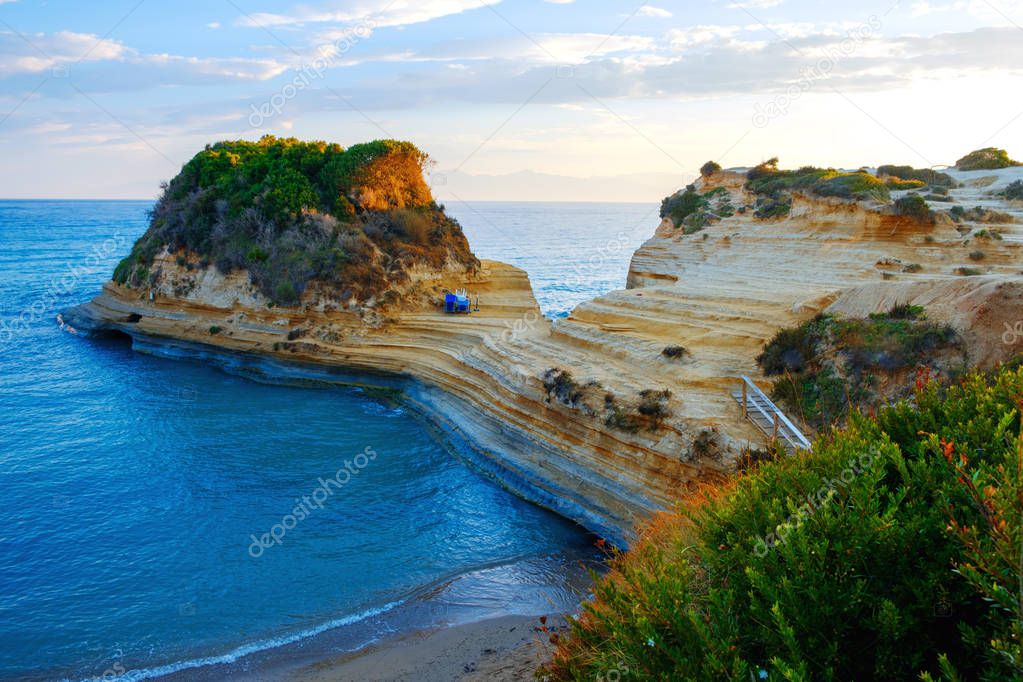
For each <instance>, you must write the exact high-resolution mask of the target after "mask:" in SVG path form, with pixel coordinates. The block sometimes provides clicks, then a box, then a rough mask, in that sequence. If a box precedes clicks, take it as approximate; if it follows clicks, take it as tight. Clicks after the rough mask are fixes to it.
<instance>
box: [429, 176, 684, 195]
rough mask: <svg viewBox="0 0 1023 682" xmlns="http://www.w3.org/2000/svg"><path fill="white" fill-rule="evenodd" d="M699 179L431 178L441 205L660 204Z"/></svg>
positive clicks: (607, 177) (610, 177)
mask: <svg viewBox="0 0 1023 682" xmlns="http://www.w3.org/2000/svg"><path fill="white" fill-rule="evenodd" d="M695 177H696V176H695V175H685V174H682V173H632V174H626V175H609V176H608V175H605V176H594V177H588V178H584V177H574V176H568V175H555V174H551V173H535V172H533V171H520V172H518V173H508V174H505V175H472V174H469V173H464V172H461V171H444V170H438V171H435V172H434V173H432V174H431V175H430V178H429V181H430V186H431V188H432V189H433V194H434V196H435V197H436V198H437V200H438V201H457V200H460V201H608V202H660V201H661V199H663V198H664V197H666V196H668V195H669V194H672V193H674V192H676V191H677V190H679V189H680V188H682V187H684V186H685V185H687V184H688V183H690V182H692V181H693V180H694V179H695Z"/></svg>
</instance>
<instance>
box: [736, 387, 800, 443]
mask: <svg viewBox="0 0 1023 682" xmlns="http://www.w3.org/2000/svg"><path fill="white" fill-rule="evenodd" d="M732 397H733V398H735V401H736V402H737V403H739V407H740V408H741V409H742V416H743V417H745V418H746V419H749V420H750V421H751V422H753V424H754V425H755V426H756V427H757V428H758V429H760V430H761V431H762V432H763V433H764V435H765V436H767V437H768V438H769V439H770V440H772V441H773V440H776V439H777V440H780V441H781V443H782V445H783V446H784V447H785V449H786V450H788V451H789V452H795V451H796V450H810V449H811V448H812V444H811V443H810V441H809V440H808V439H807V438H806V436H804V435H803V433H802V432H801V431H800V430H799V429H797V428H796V425H795V424H793V423H792V421H791V420H790V419H789V418H788V417H786V416H785V413H784V412H782V411H781V410H780V409H778V406H777V405H775V404H774V403H773V402H771V399H770V398H768V397H767V396H766V395H764V392H763V391H761V390H760V389H759V388H758V387H757V385H756V384H754V383H753V382H752V381H751V380H750V378H749V377H747V376H743V377H742V383H741V384H740V385H739V388H738V390H735V391H732Z"/></svg>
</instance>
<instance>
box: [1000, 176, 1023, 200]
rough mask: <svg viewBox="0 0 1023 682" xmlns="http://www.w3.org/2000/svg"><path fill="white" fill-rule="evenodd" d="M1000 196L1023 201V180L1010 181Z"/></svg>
mask: <svg viewBox="0 0 1023 682" xmlns="http://www.w3.org/2000/svg"><path fill="white" fill-rule="evenodd" d="M1002 196H1003V197H1005V198H1006V199H1009V200H1012V201H1023V180H1016V181H1014V182H1010V183H1009V184H1008V186H1006V188H1005V190H1004V191H1003V192H1002Z"/></svg>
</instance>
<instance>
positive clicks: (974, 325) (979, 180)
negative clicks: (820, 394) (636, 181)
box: [66, 169, 1023, 544]
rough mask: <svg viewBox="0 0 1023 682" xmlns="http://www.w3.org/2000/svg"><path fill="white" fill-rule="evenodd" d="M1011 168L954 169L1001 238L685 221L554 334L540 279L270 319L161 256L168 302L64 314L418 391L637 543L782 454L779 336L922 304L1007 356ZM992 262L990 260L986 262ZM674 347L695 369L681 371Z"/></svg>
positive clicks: (204, 351) (436, 274) (514, 482)
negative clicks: (765, 425) (692, 496)
mask: <svg viewBox="0 0 1023 682" xmlns="http://www.w3.org/2000/svg"><path fill="white" fill-rule="evenodd" d="M1011 172H1012V169H1009V170H1007V171H1004V172H1000V173H998V172H991V171H988V172H977V173H957V174H956V178H957V179H958V180H959V181H960V182H962V183H963V186H962V187H961V188H958V189H954V190H952V192H951V196H952V197H953V198H954V200H955V201H957V202H959V203H962V204H965V205H967V206H970V207H972V206H975V205H985V206H995V205H997V207H998V209H999V211H1002V212H1004V213H1005V215H1001V214H995V217H994V218H992V215H991V214H980V213H978V214H977V216H975V217H976V218H977V219H982V220H986V221H988V222H986V223H985V224H983V225H980V224H975V223H973V222H971V221H970V220H969V219H968V218H967V219H966V220H964V221H963V222H960V223H955V222H953V221H952V220H951V219H948V218H946V217H943V216H938V218H937V219H936V222H935V223H934V224H930V223H926V222H917V221H914V220H910V219H907V218H905V217H903V216H897V215H893V214H891V213H890V212H889V211H888V210H887V209H886V208H885V207H883V206H880V205H876V204H872V203H870V202H862V201H861V202H856V201H847V200H841V199H834V198H821V197H813V196H808V195H796V196H795V197H794V199H793V204H792V209H791V212H790V213H789V215H788V216H787V217H784V218H777V219H759V218H756V217H755V216H754V215H753V212H752V211H746V212H737V213H735V214H734V215H731V216H730V217H724V218H722V219H720V220H718V221H715V222H713V223H712V224H709V225H707V226H706V227H704V228H702V229H701V230H700V231H697V232H692V233H690V234H686V232H687V230H683V229H679V228H676V226H675V225H674V224H672V222H671V221H670V220H666V221H665V222H664V223H662V225H661V226H660V227H659V228H658V229H657V231H656V234H655V236H654V237H653V238H652V239H651V240H650V241H648V242H647V243H646V244H645V245H644V246H643V247H642V248H641V249H639V251H637V252H636V254H635V256H634V257H633V261H632V266H631V270H630V274H629V281H628V287H629V288H628V289H625V290H622V291H616V292H613V293H611V294H608V295H606V296H603V297H600V298H598V299H596V300H593V301H590V302H588V303H585V304H583V305H581V306H579V307H578V308H577V309H576V310H575V311H574V312H573V314H572V315H571V316H570V317H569V318H567V319H564V320H559V321H557V322H556V323H551V322H549V321H548V320H546V319H544V318H543V317H542V316H541V315H540V313H539V309H538V307H537V305H536V302H535V300H534V298H533V295H532V291H531V288H530V285H529V281H528V278H527V276H526V274H525V273H524V272H522V271H521V270H518V269H516V268H513V267H511V266H508V265H504V264H501V263H495V262H483V263H482V265H481V267H480V268H479V270H478V271H466V270H465V269H464V268H462V269H445V268H443V267H435V268H430V267H421V268H419V269H418V270H417V271H416V274H415V275H414V276H413V277H412V280H414V286H413V287H410V288H408V289H407V291H408V292H409V295H408V296H407V297H406V298H404V299H402V300H398V301H392V302H390V303H384V302H380V303H375V302H371V303H370V304H369V305H361V306H359V307H358V308H357V309H355V308H351V307H348V306H345V305H344V302H338V304H337V305H334V304H332V303H331V299H330V297H329V296H328V295H324V294H323V293H322V292H320V293H316V292H315V287H313V289H311V290H310V292H309V293H308V294H307V295H306V296H305V297H304V298H303V302H302V303H301V304H299V305H294V306H290V307H281V306H276V307H268V306H267V301H266V300H265V299H264V298H262V297H261V295H260V293H259V291H257V290H256V289H255V288H254V287H253V286H252V285H251V284H250V283H249V279H248V277H247V276H246V274H245V273H244V272H234V273H231V274H228V275H223V274H220V273H218V272H216V271H215V270H213V269H208V270H204V271H201V272H197V271H196V270H195V268H194V267H191V268H190V267H188V262H187V259H186V262H185V265H182V264H181V263H180V261H179V260H178V259H176V258H174V257H172V255H171V254H170V253H169V251H165V252H163V253H162V254H160V255H158V256H156V258H157V260H158V262H159V264H160V268H161V278H160V281H159V282H158V283H157V286H155V287H154V288H153V293H152V298H151V297H150V288H147V287H138V286H136V287H130V286H126V285H123V284H117V283H114V282H111V283H109V284H107V285H106V286H105V287H104V290H103V292H102V294H101V295H100V296H98V297H97V298H96V299H95V300H93V301H92V302H90V303H88V304H85V305H84V306H80V307H78V308H76V309H73V310H71V311H68V312H67V313H66V317H67V319H68V320H69V321H71V322H72V324H75V325H76V326H77V327H79V328H80V329H81V330H83V331H85V332H88V333H94V334H100V333H104V332H119V333H124V334H127V335H129V336H131V337H132V338H133V339H134V340H135V342H136V345H137V346H138V347H140V348H144V349H150V350H157V351H160V352H174V353H180V354H190V355H195V356H201V357H213V358H214V359H216V361H218V362H225V363H233V364H235V365H239V366H246V367H248V369H249V371H253V372H259V371H265V372H288V371H293V372H295V373H296V374H302V373H304V374H303V375H304V376H314V377H317V378H321V379H328V380H335V381H339V382H349V383H353V382H354V383H364V384H370V385H379V386H387V387H395V388H400V389H402V390H403V391H404V393H405V395H406V396H407V399H408V400H409V402H410V403H411V404H412V405H413V406H415V407H417V408H418V409H419V410H421V411H422V412H423V413H424V414H426V415H427V416H428V417H429V418H430V420H431V422H432V423H433V424H434V425H436V426H437V427H438V428H439V430H440V431H441V432H442V433H443V435H444V436H445V437H446V438H447V439H448V440H449V441H450V442H451V443H452V444H453V445H454V446H455V447H456V449H457V450H458V451H459V452H460V453H461V454H462V455H463V456H465V457H467V458H469V459H471V460H472V461H473V462H474V463H475V464H476V466H478V467H479V468H481V469H482V470H484V471H485V472H487V473H489V474H490V475H492V476H494V478H495V479H497V480H499V481H500V482H502V483H503V484H504V485H506V486H507V487H509V488H510V489H512V490H514V491H515V492H517V493H519V494H521V495H523V496H525V497H527V498H529V499H532V500H534V501H536V502H538V503H540V504H542V505H544V506H547V507H549V508H551V509H553V510H555V511H557V512H559V513H561V514H563V515H565V516H567V517H569V518H571V519H574V520H576V521H578V522H579V523H581V524H583V525H585V526H586V527H588V528H590V529H591V530H594V531H595V532H598V533H601V534H603V535H604V536H606V537H608V538H610V539H612V540H613V541H616V542H618V543H621V544H627V543H628V542H629V541H630V540H631V539H632V537H633V528H634V526H635V523H636V522H637V521H639V520H640V519H642V518H645V517H646V516H648V515H649V514H651V513H652V512H653V511H655V510H657V509H662V508H666V507H670V506H671V505H672V504H673V502H674V500H675V499H676V498H677V496H678V494H679V493H680V492H681V491H682V490H683V489H685V488H686V487H687V486H690V485H692V484H694V483H695V482H698V481H700V480H705V479H707V478H714V477H720V476H723V475H726V474H727V473H728V471H729V470H730V468H731V466H732V464H733V463H734V460H735V459H736V457H737V456H738V455H739V454H740V452H741V451H742V450H743V449H744V448H746V447H749V446H752V447H758V446H760V445H761V444H762V441H763V436H762V435H761V434H760V432H759V431H757V430H756V429H755V428H754V427H753V426H752V425H751V424H749V423H747V422H744V421H743V420H742V419H741V415H740V413H739V408H738V406H737V405H736V404H735V402H734V401H733V400H732V398H731V397H730V395H729V390H730V389H731V388H732V387H733V386H734V385H735V383H736V377H738V376H739V375H741V374H747V375H749V376H752V377H754V378H756V377H757V376H759V373H758V370H757V367H756V363H755V360H754V358H755V357H756V355H757V354H758V353H759V351H760V350H761V348H762V347H763V344H764V342H765V340H767V339H768V338H770V336H772V335H773V334H774V333H775V332H776V331H777V330H778V329H779V328H781V327H786V326H791V325H793V324H796V323H798V322H801V321H803V320H805V319H807V318H808V317H810V316H812V315H814V314H816V313H817V312H820V311H822V310H825V309H831V310H835V311H838V312H842V313H846V314H864V313H867V312H872V311H875V310H880V309H884V308H885V307H886V306H890V305H891V303H893V302H899V303H920V304H923V305H926V306H927V307H928V311H929V313H931V314H932V315H935V316H940V317H942V318H944V319H947V320H948V321H949V322H950V323H951V324H953V325H955V326H957V327H958V328H959V329H960V330H961V331H962V332H963V333H964V334H966V335H967V338H968V339H970V340H971V353H972V355H973V359H974V360H975V361H977V362H981V363H988V364H989V363H992V362H996V361H998V360H1001V359H1004V358H1005V357H1008V356H1009V355H1010V354H1011V353H1012V351H1013V347H1012V344H1007V343H1002V336H1003V332H1005V331H1006V328H1005V324H1006V323H1009V325H1010V327H1009V328H1010V329H1013V328H1014V327H1013V326H1012V325H1014V324H1015V320H1016V319H1017V318H1019V317H1020V315H1021V314H1023V313H1021V312H1020V309H1019V302H1020V296H1021V295H1023V278H1020V277H1019V270H1020V265H1019V244H1020V240H1021V232H1020V225H1019V220H1020V219H1021V218H1023V207H1021V205H1020V204H1018V203H1016V204H1010V203H1007V202H1004V201H1001V200H999V199H996V198H992V196H991V194H992V192H993V191H994V190H996V189H997V188H998V187H999V186H1001V185H1004V184H1005V183H1006V182H1007V181H1008V180H1009V179H1011V178H1009V177H1008V176H1007V175H1006V174H1008V173H1011ZM992 178H993V179H992ZM744 182H745V176H744V175H743V174H742V173H738V172H720V173H716V174H714V175H713V176H711V177H708V178H704V179H703V180H702V181H701V183H700V185H699V189H700V190H701V191H709V190H713V189H715V188H722V192H719V193H718V196H721V195H722V193H727V195H728V197H729V198H730V201H731V203H732V204H733V205H734V206H737V207H745V206H752V205H753V204H754V203H755V197H753V196H751V195H750V194H749V193H748V191H747V190H746V189H745V188H744ZM935 205H936V204H935ZM936 206H937V205H936ZM992 220H1000V221H1001V222H990V221H992ZM981 229H983V230H986V233H985V234H986V235H988V236H984V235H981V236H977V234H976V233H977V231H978V230H981ZM996 230H997V232H998V233H999V236H1000V237H1001V238H1000V239H998V238H995V237H992V236H990V235H991V234H992V233H993V232H994V231H996ZM981 248H982V249H983V251H984V258H983V260H982V261H978V260H975V259H971V257H970V254H971V253H975V252H976V251H978V250H979V249H981ZM962 268H976V269H978V270H979V271H980V272H981V274H979V275H977V276H963V275H962V274H957V273H961V272H971V273H972V272H974V270H968V271H964V270H961V269H962ZM186 280H187V281H188V282H190V284H189V285H188V286H177V285H176V283H178V284H180V283H181V282H182V281H186ZM457 288H468V289H469V290H470V291H471V292H472V293H473V294H474V295H476V294H478V295H479V296H480V298H481V301H482V306H481V307H482V309H481V311H480V312H479V313H475V314H473V315H472V316H453V315H445V314H444V313H443V312H442V310H441V306H440V301H441V297H442V294H443V291H444V290H446V289H457ZM1019 340H1020V341H1021V342H1023V337H1021V338H1020V339H1019ZM1014 343H1015V341H1014ZM668 346H683V347H685V348H686V350H687V351H688V355H685V356H684V357H681V358H676V359H671V358H669V357H666V356H665V355H663V354H662V351H663V350H664V349H665V348H666V347H668ZM212 351H216V352H215V353H214V354H212V355H211V352H212ZM269 363H281V364H274V366H273V367H270V366H269ZM287 368H294V369H291V370H289V369H287ZM559 372H560V373H559ZM564 372H568V373H570V375H571V378H566V377H567V375H566V374H564ZM662 391H670V394H668V393H662ZM651 415H653V416H651ZM630 420H632V421H630Z"/></svg>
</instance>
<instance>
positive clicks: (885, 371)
mask: <svg viewBox="0 0 1023 682" xmlns="http://www.w3.org/2000/svg"><path fill="white" fill-rule="evenodd" d="M962 353H963V345H962V342H961V340H960V339H959V337H958V336H957V335H956V333H955V331H954V330H953V329H952V328H951V327H948V326H945V325H939V324H936V323H933V322H929V321H928V320H927V319H926V317H925V315H924V311H923V309H922V308H920V307H919V306H905V305H897V306H895V307H893V308H892V309H891V310H889V311H887V312H885V313H879V314H875V315H871V316H870V317H868V318H865V319H859V318H838V317H836V316H834V315H824V314H822V315H818V316H817V317H815V318H813V319H812V320H809V321H808V322H805V323H804V324H802V325H800V326H798V327H795V328H791V329H782V330H780V331H779V332H778V333H777V334H776V335H775V337H774V338H773V339H771V340H770V341H769V342H768V343H767V345H766V346H765V347H764V352H763V353H762V354H761V355H760V356H759V357H758V358H757V363H758V364H759V365H760V366H761V368H762V369H763V371H764V374H766V375H767V376H776V377H779V378H778V379H777V380H776V381H775V383H774V387H773V388H772V391H771V397H772V398H773V399H774V400H776V401H778V402H779V403H780V404H781V405H783V406H784V407H785V408H786V409H787V410H790V411H792V412H794V413H796V414H797V415H798V416H799V417H801V418H802V419H803V421H804V422H806V423H807V424H810V425H811V426H813V427H814V428H816V429H820V428H824V427H826V426H827V425H829V424H833V423H836V422H841V421H844V419H845V417H846V415H848V414H849V412H850V411H851V410H853V409H856V408H863V409H867V408H876V407H877V406H878V405H880V404H881V403H884V402H886V401H889V400H892V399H897V398H903V397H906V396H907V395H909V394H910V393H911V391H912V387H913V381H914V378H915V377H914V376H913V375H912V374H911V371H912V370H916V371H923V370H922V369H921V368H927V369H926V371H928V372H930V373H933V374H935V375H937V374H945V375H948V374H950V373H954V372H956V371H958V369H959V366H960V365H961V364H962V361H963V355H962Z"/></svg>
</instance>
